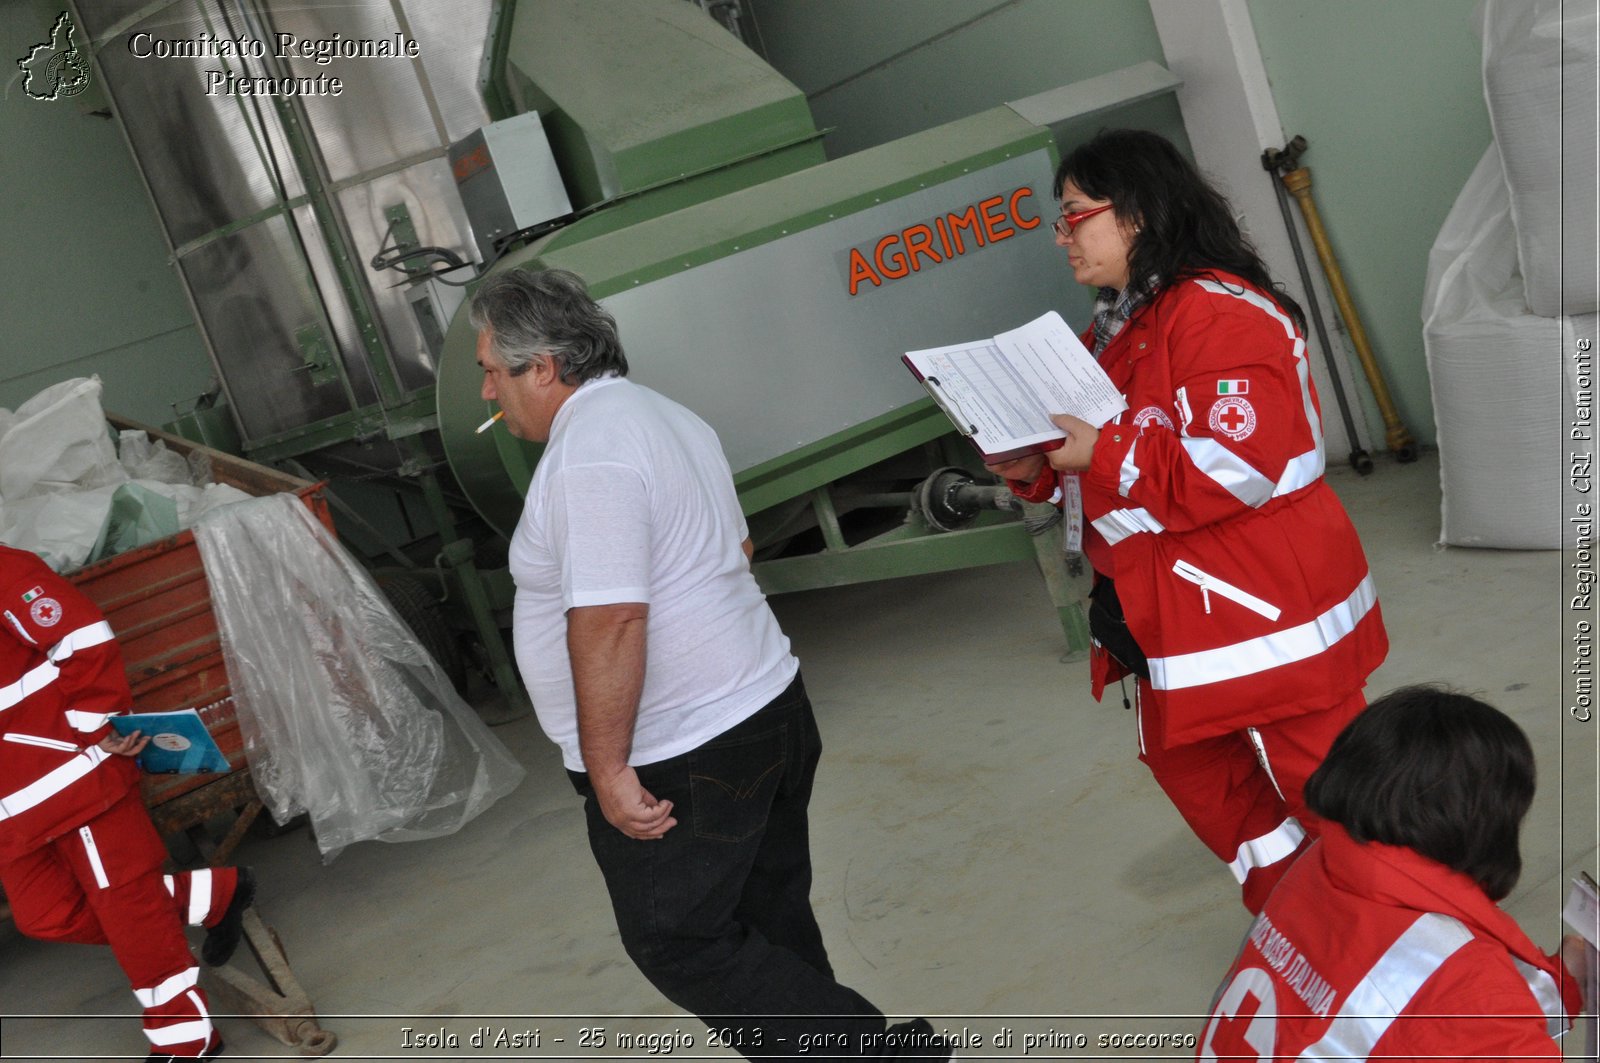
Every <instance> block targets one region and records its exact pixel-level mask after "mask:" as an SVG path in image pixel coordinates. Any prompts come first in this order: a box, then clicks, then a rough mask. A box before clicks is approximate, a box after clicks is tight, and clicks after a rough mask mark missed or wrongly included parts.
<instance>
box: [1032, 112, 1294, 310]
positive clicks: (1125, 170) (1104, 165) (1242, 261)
mask: <svg viewBox="0 0 1600 1063" xmlns="http://www.w3.org/2000/svg"><path fill="white" fill-rule="evenodd" d="M1068 181H1071V182H1072V183H1073V184H1075V185H1077V186H1078V188H1079V189H1081V190H1082V191H1083V193H1084V195H1086V196H1088V197H1090V198H1091V199H1104V200H1109V201H1110V202H1111V206H1112V208H1113V211H1112V212H1113V213H1114V214H1115V215H1116V216H1117V217H1118V218H1119V219H1121V220H1122V221H1124V222H1126V223H1128V224H1129V225H1136V226H1138V230H1139V231H1138V232H1137V233H1135V234H1134V237H1133V246H1132V248H1131V249H1130V251H1129V253H1128V286H1129V287H1130V288H1131V289H1132V290H1133V291H1134V292H1135V293H1136V294H1138V295H1141V296H1145V295H1149V294H1151V293H1154V292H1157V291H1160V290H1162V289H1163V288H1166V287H1168V286H1169V285H1171V284H1173V283H1175V282H1177V281H1179V280H1182V279H1184V278H1186V277H1194V276H1201V275H1204V274H1205V273H1207V272H1208V271H1211V270H1224V271H1226V272H1228V273H1233V274H1237V275H1238V276H1240V277H1243V278H1244V279H1245V280H1247V281H1249V282H1250V283H1251V284H1253V285H1255V286H1256V287H1257V288H1260V289H1261V290H1262V291H1263V292H1266V293H1268V294H1269V295H1270V296H1271V297H1272V299H1273V300H1274V301H1276V302H1277V304H1278V305H1279V306H1280V307H1281V308H1283V310H1284V311H1285V312H1287V313H1288V315H1289V316H1290V317H1292V318H1293V319H1294V322H1295V324H1296V325H1298V326H1299V327H1300V330H1301V331H1302V332H1304V331H1305V327H1306V315H1305V312H1304V311H1302V310H1301V309H1300V304H1299V303H1297V302H1295V301H1294V300H1293V299H1292V298H1290V296H1289V293H1288V292H1286V291H1284V289H1283V285H1281V284H1279V283H1278V282H1276V281H1274V280H1273V279H1272V276H1271V274H1269V273H1268V272H1267V267H1266V265H1265V264H1264V263H1263V262H1262V261H1261V256H1260V255H1259V254H1258V253H1257V252H1256V249H1255V247H1254V246H1252V245H1251V243H1250V241H1249V240H1248V239H1246V238H1245V235H1244V234H1243V233H1242V232H1240V231H1239V226H1238V223H1237V222H1235V221H1234V220H1233V211H1232V209H1231V208H1230V207H1229V205H1228V200H1227V198H1226V197H1225V196H1223V195H1222V193H1221V192H1218V191H1217V190H1216V189H1215V188H1212V187H1211V184H1210V183H1209V182H1208V181H1207V180H1206V179H1205V178H1204V177H1202V176H1201V175H1200V171H1199V170H1197V169H1195V166H1194V163H1192V162H1190V161H1189V160H1188V159H1187V158H1185V157H1184V156H1183V154H1182V153H1181V152H1179V151H1178V149H1177V148H1175V147H1173V146H1172V142H1171V141H1169V140H1167V139H1166V138H1165V137H1162V136H1159V135H1157V134H1155V133H1150V132H1147V131H1145V130H1142V129H1103V130H1101V131H1100V132H1099V133H1097V134H1096V135H1095V136H1094V138H1093V139H1092V140H1089V141H1088V142H1086V143H1083V144H1080V145H1078V146H1077V147H1076V148H1074V149H1072V151H1071V152H1069V153H1068V154H1067V156H1066V158H1064V159H1062V160H1061V165H1060V166H1058V167H1056V179H1055V195H1056V198H1057V199H1060V198H1061V189H1062V188H1063V187H1064V186H1065V185H1066V183H1067V182H1068Z"/></svg>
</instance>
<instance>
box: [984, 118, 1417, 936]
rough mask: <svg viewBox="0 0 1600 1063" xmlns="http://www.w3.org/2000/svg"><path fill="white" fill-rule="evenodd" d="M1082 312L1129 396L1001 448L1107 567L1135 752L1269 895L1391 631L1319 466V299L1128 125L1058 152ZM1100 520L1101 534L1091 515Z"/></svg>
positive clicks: (1308, 824)
mask: <svg viewBox="0 0 1600 1063" xmlns="http://www.w3.org/2000/svg"><path fill="white" fill-rule="evenodd" d="M1055 192H1056V195H1057V196H1058V197H1059V199H1060V201H1061V212H1062V213H1061V217H1060V218H1058V219H1057V220H1056V222H1055V226H1054V227H1055V233H1056V243H1057V245H1059V246H1060V247H1061V248H1062V249H1063V250H1065V251H1066V253H1067V262H1068V263H1069V264H1070V265H1071V267H1072V271H1073V277H1074V278H1075V279H1076V280H1077V281H1078V282H1079V283H1081V284H1087V285H1091V286H1093V287H1095V288H1097V289H1098V291H1099V301H1098V302H1097V304H1096V308H1095V315H1094V322H1093V325H1092V327H1091V328H1090V329H1089V330H1087V331H1086V332H1085V333H1084V335H1083V341H1084V344H1085V346H1087V347H1089V348H1090V349H1091V350H1093V352H1094V353H1095V355H1096V357H1097V358H1098V360H1099V363H1100V365H1101V367H1102V368H1104V369H1105V371H1106V373H1107V375H1108V376H1109V377H1110V379H1111V382H1112V384H1114V385H1115V386H1116V388H1117V390H1118V391H1119V392H1121V393H1122V395H1123V396H1124V398H1125V399H1126V400H1127V403H1128V409H1127V410H1126V411H1125V412H1124V413H1123V414H1121V415H1120V416H1118V417H1117V418H1116V419H1115V420H1113V421H1110V422H1108V423H1107V424H1106V425H1105V426H1104V427H1102V428H1099V429H1096V428H1095V427H1094V426H1093V425H1091V424H1089V423H1087V422H1085V421H1082V420H1079V419H1078V418H1076V417H1071V416H1066V415H1061V416H1057V417H1056V418H1055V422H1056V424H1057V425H1059V426H1060V427H1061V428H1063V429H1064V430H1065V431H1066V432H1067V439H1066V440H1065V442H1064V443H1063V444H1062V446H1061V447H1060V449H1058V450H1055V451H1053V452H1051V453H1050V454H1048V455H1047V456H1040V455H1031V456H1029V457H1027V458H1022V459H1019V460H1016V461H1012V462H1007V463H1004V464H1000V465H994V466H991V467H990V468H991V471H993V472H995V473H998V474H999V475H1002V476H1004V477H1005V478H1006V479H1007V481H1008V482H1009V483H1010V486H1011V489H1012V490H1013V491H1014V492H1015V493H1016V494H1018V495H1019V496H1021V497H1023V498H1025V499H1029V500H1032V501H1040V502H1042V501H1047V500H1048V501H1052V502H1055V503H1056V504H1058V505H1061V506H1063V507H1064V508H1066V509H1068V510H1069V512H1070V513H1072V514H1073V515H1074V516H1076V514H1078V513H1079V512H1081V514H1082V517H1083V518H1085V519H1084V520H1083V521H1081V522H1080V521H1079V520H1077V519H1073V520H1070V521H1069V523H1068V529H1069V531H1068V543H1067V546H1068V549H1080V548H1081V549H1082V551H1083V553H1084V555H1085V556H1086V557H1087V558H1088V561H1089V564H1090V566H1091V567H1092V568H1093V569H1094V572H1095V585H1094V590H1093V592H1092V594H1091V608H1090V610H1089V621H1090V633H1091V635H1092V636H1093V638H1094V643H1093V645H1092V646H1091V661H1090V665H1091V678H1092V690H1093V693H1094V696H1095V697H1096V698H1099V697H1100V696H1101V693H1102V691H1103V690H1104V688H1105V686H1106V684H1107V683H1110V682H1116V681H1117V680H1119V679H1122V678H1123V677H1125V676H1127V675H1129V674H1133V675H1136V676H1137V680H1136V684H1135V685H1136V696H1137V703H1138V739H1139V759H1140V760H1142V761H1144V762H1145V764H1146V765H1148V766H1149V768H1150V771H1151V773H1152V774H1153V775H1154V776H1155V778H1156V781H1157V783H1158V784H1160V786H1161V788H1162V789H1163V790H1164V791H1165V792H1166V794H1167V796H1168V797H1169V798H1170V799H1171V800H1172V803H1173V804H1174V805H1176V806H1177V808H1178V811H1179V813H1181V814H1182V815H1183V817H1184V819H1185V820H1186V821H1187V822H1188V824H1189V826H1190V828H1191V829H1193V830H1194V832H1195V834H1196V835H1197V836H1198V837H1199V838H1200V840H1201V841H1203V842H1204V843H1205V844H1206V845H1207V846H1208V847H1209V848H1210V849H1211V851H1212V852H1214V853H1215V854H1216V855H1217V856H1218V857H1219V858H1220V859H1221V860H1222V861H1223V863H1225V864H1227V865H1228V867H1229V868H1230V870H1232V872H1233V874H1234V876H1235V878H1236V879H1237V880H1238V881H1239V883H1240V884H1241V886H1242V890H1243V895H1244V903H1245V906H1246V907H1247V908H1249V909H1250V910H1251V911H1252V912H1254V911H1259V910H1260V908H1261V904H1262V902H1263V901H1264V900H1265V898H1266V896H1267V894H1268V893H1269V892H1271V889H1272V886H1273V884H1274V883H1276V882H1277V880H1278V878H1279V877H1280V876H1281V875H1282V874H1283V872H1284V870H1286V869H1287V868H1288V866H1289V864H1290V863H1291V862H1292V861H1293V859H1294V857H1295V856H1296V855H1297V853H1298V852H1299V851H1300V849H1301V848H1302V847H1303V846H1304V844H1305V843H1306V840H1307V838H1308V837H1309V836H1314V835H1315V833H1316V823H1315V821H1314V818H1313V817H1310V816H1308V815H1307V814H1306V811H1305V806H1304V803H1303V802H1302V801H1301V796H1300V791H1301V787H1302V785H1303V784H1304V782H1305V779H1306V777H1307V776H1309V775H1310V774H1311V772H1312V770H1313V769H1314V768H1316V766H1317V765H1318V764H1319V763H1321V761H1322V757H1323V754H1325V753H1326V752H1327V749H1328V746H1329V744H1330V743H1332V741H1333V738H1334V736H1335V735H1336V734H1338V733H1339V730H1340V729H1341V728H1342V727H1344V725H1345V724H1346V723H1348V722H1349V721H1350V719H1351V718H1352V717H1353V716H1355V714H1356V713H1358V712H1359V711H1361V709H1362V707H1363V706H1364V705H1365V704H1366V700H1365V698H1364V697H1363V695H1362V687H1363V686H1364V685H1365V683H1366V678H1367V676H1368V675H1369V674H1370V673H1371V672H1372V670H1373V669H1374V668H1376V667H1377V666H1378V665H1379V664H1380V663H1381V662H1382V661H1383V658H1384V656H1385V654H1386V653H1387V652H1388V640H1387V638H1386V636H1385V633H1384V628H1383V619H1382V616H1381V614H1380V611H1379V608H1378V598H1377V591H1376V590H1375V588H1374V586H1373V582H1372V576H1371V573H1370V572H1369V571H1368V568H1367V560H1366V556H1365V555H1364V554H1363V552H1362V549H1361V543H1360V540H1359V539H1358V538H1357V537H1356V530H1355V528H1354V526H1353V525H1352V524H1351V523H1350V518H1349V517H1348V516H1346V514H1345V511H1344V508H1343V507H1342V506H1341V505H1340V504H1339V500H1338V498H1336V497H1335V496H1334V493H1333V491H1332V489H1331V488H1329V487H1328V485H1327V482H1326V481H1325V480H1324V479H1323V475H1322V473H1323V466H1324V447H1323V438H1322V420H1321V413H1320V410H1319V406H1318V403H1317V396H1316V390H1315V388H1314V387H1313V385H1312V382H1311V370H1310V363H1309V361H1308V359H1307V352H1306V345H1305V340H1304V338H1303V336H1302V330H1303V322H1304V315H1303V314H1302V313H1301V311H1300V308H1299V307H1298V306H1297V305H1296V304H1295V302H1294V300H1293V299H1291V298H1290V297H1289V296H1288V295H1287V294H1285V293H1284V292H1283V290H1282V289H1281V288H1280V287H1279V286H1277V285H1276V284H1274V283H1273V281H1272V278H1271V277H1270V276H1269V275H1268V273H1267V270H1266V267H1265V265H1263V264H1262V262H1261V260H1260V258H1259V257H1258V256H1257V255H1256V252H1255V250H1254V249H1253V248H1252V247H1251V246H1250V244H1249V242H1248V241H1247V240H1246V239H1245V238H1244V236H1243V235H1242V234H1241V233H1240V231H1239V227H1238V225H1237V224H1236V223H1235V221H1234V220H1233V215H1232V212H1231V210H1230V209H1229V207H1228V203H1227V200H1226V199H1224V198H1223V197H1222V196H1221V195H1220V194H1219V193H1218V192H1216V190H1214V189H1213V188H1211V186H1210V185H1208V184H1207V183H1206V181H1205V179H1204V178H1203V177H1201V175H1200V174H1199V172H1198V171H1196V170H1195V168H1194V165H1193V164H1192V163H1190V162H1189V160H1188V159H1186V158H1184V157H1183V156H1182V155H1181V154H1179V152H1178V151H1177V149H1175V148H1174V147H1173V146H1172V145H1171V144H1170V143H1168V142H1167V141H1166V140H1164V139H1162V138H1161V137H1159V136H1157V135H1156V134H1154V133H1147V132H1143V131H1141V130H1109V131H1106V132H1102V133H1100V134H1099V135H1097V136H1096V137H1094V138H1093V139H1092V140H1090V141H1088V142H1087V143H1085V144H1083V145H1081V146H1079V147H1078V148H1076V149H1075V150H1073V151H1072V152H1071V153H1069V154H1068V155H1067V156H1066V157H1065V158H1064V159H1063V160H1062V162H1061V165H1060V167H1059V168H1058V169H1057V171H1056V177H1055ZM1079 526H1081V527H1082V528H1083V531H1082V540H1081V543H1079V542H1075V541H1073V533H1072V529H1073V528H1076V527H1079Z"/></svg>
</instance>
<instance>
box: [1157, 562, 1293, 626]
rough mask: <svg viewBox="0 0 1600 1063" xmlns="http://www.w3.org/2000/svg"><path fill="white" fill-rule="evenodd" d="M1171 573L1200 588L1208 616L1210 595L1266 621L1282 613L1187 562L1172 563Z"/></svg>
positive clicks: (1273, 606)
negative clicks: (1257, 615)
mask: <svg viewBox="0 0 1600 1063" xmlns="http://www.w3.org/2000/svg"><path fill="white" fill-rule="evenodd" d="M1172 571H1173V572H1175V573H1176V574H1177V575H1178V576H1179V577H1180V578H1182V579H1186V580H1188V581H1189V582H1190V583H1193V584H1194V585H1195V586H1197V587H1199V588H1200V596H1201V598H1202V599H1203V600H1204V601H1205V604H1206V612H1207V613H1208V614H1209V613H1210V612H1211V595H1212V594H1217V595H1220V596H1221V597H1223V598H1226V599H1228V600H1229V601H1230V602H1237V603H1238V604H1240V605H1242V606H1244V607H1245V608H1246V609H1248V610H1250V611H1251V612H1252V613H1257V614H1259V615H1261V616H1264V617H1266V618H1267V619H1268V620H1276V619H1278V617H1279V615H1280V614H1282V612H1283V610H1282V609H1279V608H1278V607H1277V606H1275V605H1273V604H1272V603H1270V602H1264V601H1262V600H1261V599H1260V598H1257V597H1256V596H1255V595H1253V594H1251V593H1250V592H1249V591H1243V590H1240V589H1239V588H1238V587H1235V586H1234V585H1233V584H1231V583H1228V582H1226V581H1224V580H1220V579H1218V578H1217V577H1215V576H1213V575H1211V574H1210V573H1209V572H1205V571H1203V570H1202V569H1198V568H1196V567H1195V566H1193V565H1191V564H1190V563H1189V562H1187V561H1174V562H1173V563H1172Z"/></svg>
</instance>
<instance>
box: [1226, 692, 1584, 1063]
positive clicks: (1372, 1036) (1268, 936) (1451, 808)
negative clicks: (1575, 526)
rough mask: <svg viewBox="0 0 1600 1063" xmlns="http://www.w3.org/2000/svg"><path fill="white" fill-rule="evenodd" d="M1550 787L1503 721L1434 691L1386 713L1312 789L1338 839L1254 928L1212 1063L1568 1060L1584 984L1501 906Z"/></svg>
mask: <svg viewBox="0 0 1600 1063" xmlns="http://www.w3.org/2000/svg"><path fill="white" fill-rule="evenodd" d="M1533 789H1534V767H1533V749H1532V747H1531V746H1530V745H1529V744H1528V738H1527V736H1526V735H1524V734H1523V733H1522V729H1521V728H1519V727H1518V726H1517V725H1516V724H1515V723H1513V722H1512V721H1511V719H1510V718H1509V717H1507V716H1506V715H1505V714H1504V713H1502V712H1500V711H1499V710H1497V709H1495V708H1492V707H1491V706H1489V705H1486V704H1484V703H1483V702H1481V701H1478V700H1477V699H1476V698H1471V697H1467V696H1466V695H1463V694H1455V693H1450V692H1448V691H1445V690H1441V689H1439V688H1436V687H1425V686H1424V687H1406V688H1403V689H1400V690H1396V691H1394V692H1393V693H1391V694H1388V695H1386V696H1384V697H1382V698H1379V699H1378V700H1377V701H1374V702H1373V703H1372V705H1371V706H1370V707H1369V708H1368V709H1367V710H1366V711H1365V712H1363V713H1362V714H1361V715H1360V716H1358V717H1357V718H1356V719H1355V721H1354V722H1353V723H1351V724H1350V726H1349V727H1348V728H1347V729H1346V730H1345V731H1344V732H1343V733H1341V734H1340V735H1339V737H1338V738H1337V739H1336V740H1335V741H1334V743H1333V748H1332V749H1331V750H1330V751H1329V752H1328V757H1327V759H1326V760H1325V761H1324V762H1323V764H1322V766H1321V767H1320V768H1318V769H1317V770H1316V772H1315V773H1314V774H1313V775H1312V776H1311V779H1310V781H1309V782H1307V784H1306V800H1307V801H1308V802H1309V803H1310V805H1311V807H1312V809H1313V810H1314V811H1315V812H1316V813H1317V814H1318V815H1320V816H1322V817H1323V818H1324V819H1325V820H1326V823H1325V824H1324V829H1323V833H1322V837H1321V839H1320V840H1319V841H1318V842H1317V843H1316V844H1315V845H1313V846H1312V847H1311V848H1310V849H1309V850H1308V851H1307V852H1306V853H1305V855H1304V856H1302V857H1301V858H1300V860H1299V861H1297V862H1296V864H1295V865H1294V867H1292V868H1290V869H1289V872H1288V874H1287V875H1285V876H1284V877H1283V880H1282V881H1281V882H1280V883H1279V884H1278V888H1277V889H1276V890H1275V891H1274V892H1273V894H1272V896H1271V897H1270V898H1269V899H1268V901H1267V905H1266V908H1265V909H1263V911H1262V912H1261V914H1260V915H1259V916H1258V917H1257V918H1256V921H1255V922H1254V923H1253V924H1252V925H1251V927H1250V931H1249V933H1248V934H1246V936H1245V940H1244V945H1243V947H1242V948H1241V949H1240V952H1239V957H1238V959H1236V960H1235V961H1234V964H1233V968H1232V970H1230V971H1229V972H1228V976H1227V978H1225V979H1224V980H1223V982H1222V986H1221V988H1220V989H1219V990H1218V991H1217V996H1216V998H1215V1000H1214V1001H1213V1002H1212V1006H1211V1018H1210V1020H1209V1021H1208V1022H1207V1023H1206V1025H1205V1030H1204V1032H1203V1034H1202V1035H1201V1039H1200V1048H1199V1053H1198V1056H1197V1058H1198V1059H1201V1060H1207V1061H1211V1060H1218V1059H1229V1058H1232V1059H1238V1058H1240V1057H1243V1058H1244V1059H1251V1060H1293V1059H1305V1058H1313V1059H1344V1060H1366V1059H1378V1058H1382V1059H1396V1058H1403V1059H1418V1058H1429V1059H1469V1058H1470V1059H1477V1058H1480V1057H1493V1058H1496V1059H1505V1058H1514V1059H1560V1058H1561V1049H1560V1047H1559V1046H1558V1044H1557V1042H1556V1040H1555V1038H1556V1037H1557V1036H1559V1035H1560V1034H1562V1033H1563V1032H1564V1031H1565V1030H1566V1029H1567V1027H1568V1025H1569V1021H1568V1016H1569V1015H1576V1014H1577V1013H1578V1011H1579V1010H1580V1008H1581V1003H1580V1000H1581V996H1580V992H1579V986H1578V984H1577V981H1576V979H1574V978H1573V977H1571V976H1570V975H1568V973H1567V971H1566V969H1565V965H1564V964H1563V963H1562V961H1561V960H1560V959H1558V958H1557V957H1555V956H1547V955H1545V954H1544V953H1543V952H1541V951H1540V950H1539V948H1538V947H1537V946H1536V945H1534V943H1533V942H1532V941H1530V940H1528V937H1527V935H1526V934H1524V933H1523V932H1522V929H1521V928H1520V927H1518V926H1517V924H1516V922H1515V921H1514V920H1513V919H1512V918H1511V917H1510V916H1509V915H1507V914H1506V913H1505V912H1504V911H1502V910H1501V909H1500V907H1499V906H1498V905H1497V904H1496V902H1497V901H1499V900H1501V899H1503V898H1504V897H1505V896H1506V895H1507V894H1508V893H1510V892H1511V887H1512V886H1514V885H1515V884H1516V881H1517V877H1518V875H1519V874H1520V873H1521V870H1522V857H1521V854H1520V852H1519V849H1518V835H1519V833H1520V831H1521V826H1522V818H1523V816H1524V815H1525V814H1526V813H1527V811H1528V807H1529V805H1530V804H1531V803H1532V801H1533ZM1581 947H1582V946H1581V940H1580V939H1578V938H1577V937H1576V935H1573V936H1571V937H1569V938H1568V939H1567V941H1565V942H1563V952H1568V951H1569V950H1573V951H1575V950H1577V949H1581ZM1574 959H1576V956H1575V955H1574Z"/></svg>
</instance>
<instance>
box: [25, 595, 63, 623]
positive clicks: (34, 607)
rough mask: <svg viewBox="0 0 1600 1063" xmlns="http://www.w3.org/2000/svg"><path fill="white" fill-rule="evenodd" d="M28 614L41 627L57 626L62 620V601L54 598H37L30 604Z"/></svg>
mask: <svg viewBox="0 0 1600 1063" xmlns="http://www.w3.org/2000/svg"><path fill="white" fill-rule="evenodd" d="M28 615H29V616H32V617H33V622H34V623H35V624H38V625H39V626H40V627H55V626H56V624H57V623H59V622H60V620H61V603H60V602H58V601H56V600H55V599H54V598H35V599H34V600H33V604H31V605H29V606H28Z"/></svg>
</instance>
